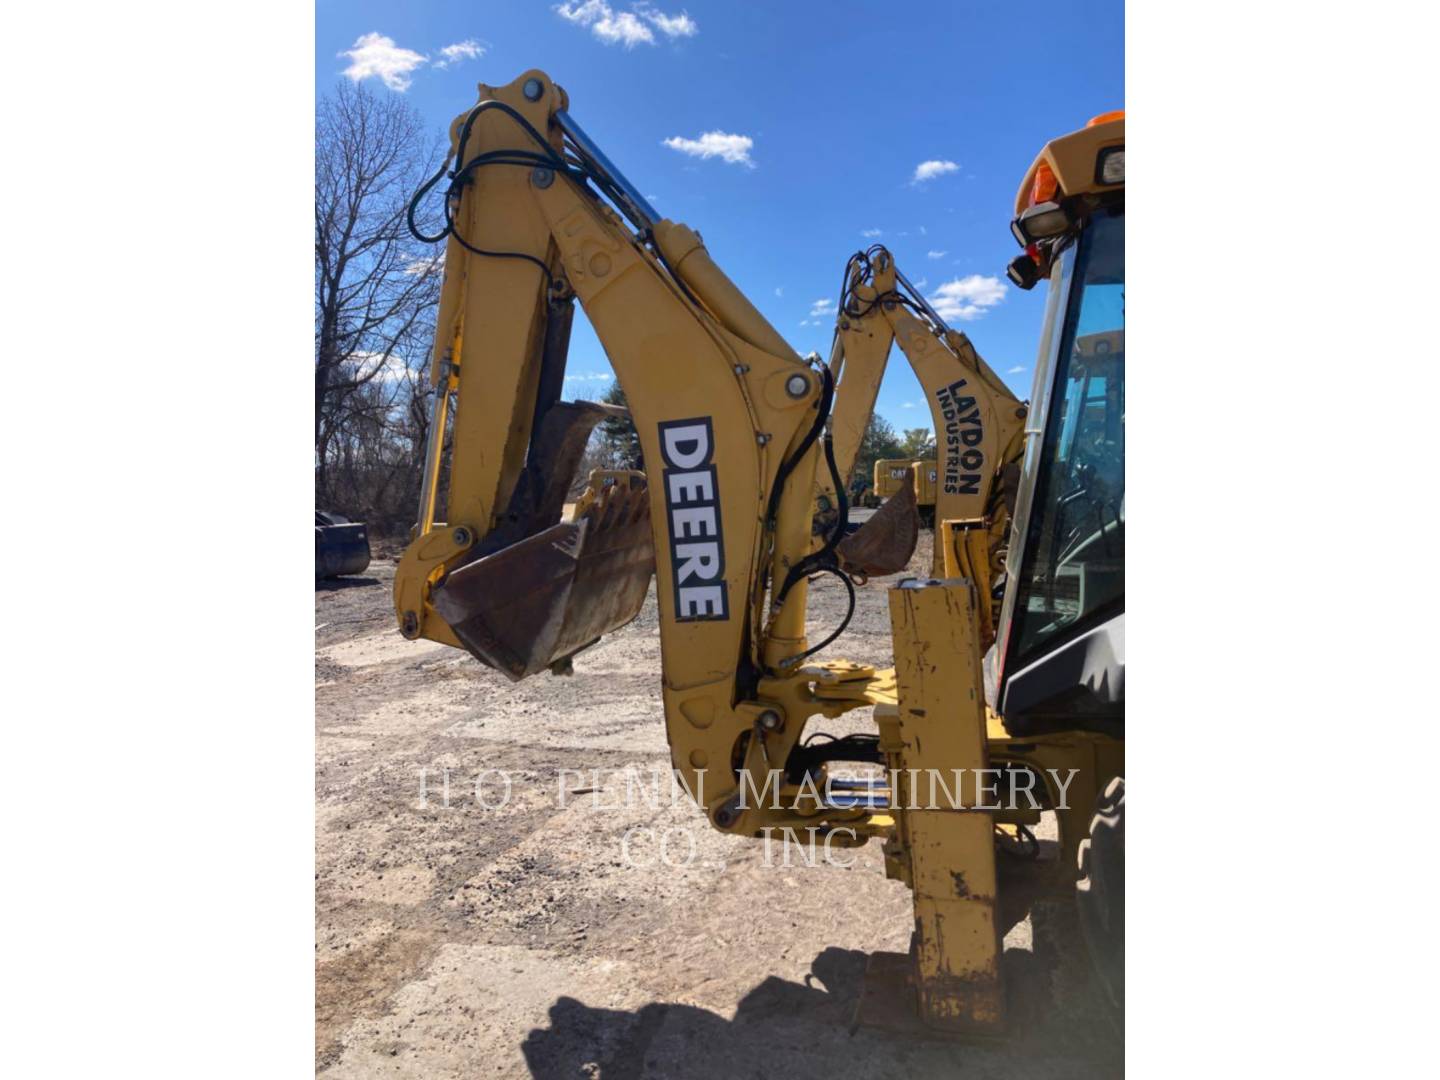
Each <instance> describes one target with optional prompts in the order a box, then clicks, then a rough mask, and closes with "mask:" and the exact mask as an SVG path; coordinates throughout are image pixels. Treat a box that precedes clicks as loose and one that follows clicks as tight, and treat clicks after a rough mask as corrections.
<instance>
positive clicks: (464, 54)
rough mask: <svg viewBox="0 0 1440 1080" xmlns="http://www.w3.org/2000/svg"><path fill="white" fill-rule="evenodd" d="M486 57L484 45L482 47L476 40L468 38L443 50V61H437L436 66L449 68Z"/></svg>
mask: <svg viewBox="0 0 1440 1080" xmlns="http://www.w3.org/2000/svg"><path fill="white" fill-rule="evenodd" d="M484 55H485V46H484V45H481V44H480V43H479V42H478V41H476V40H475V39H474V38H466V39H465V40H464V41H457V42H455V44H454V45H446V46H445V47H444V48H443V49H441V50H440V56H441V59H439V60H436V61H435V65H434V66H435V67H437V68H447V67H449V66H450V65H451V64H458V63H459V62H460V61H461V60H476V59H479V58H480V57H482V56H484Z"/></svg>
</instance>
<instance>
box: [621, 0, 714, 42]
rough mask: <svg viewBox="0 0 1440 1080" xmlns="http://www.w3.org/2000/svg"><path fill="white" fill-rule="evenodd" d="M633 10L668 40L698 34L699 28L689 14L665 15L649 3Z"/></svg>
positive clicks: (683, 12) (637, 6)
mask: <svg viewBox="0 0 1440 1080" xmlns="http://www.w3.org/2000/svg"><path fill="white" fill-rule="evenodd" d="M635 10H636V11H637V12H639V14H640V17H641V18H642V19H644V20H645V21H646V22H648V23H649V24H650V25H651V26H653V27H655V29H656V30H659V31H660V32H661V33H662V34H664V35H665V36H666V37H668V38H679V37H694V36H695V35H696V34H698V33H699V32H700V27H699V26H697V25H696V24H695V20H694V19H692V18H690V13H689V12H686V11H682V12H680V14H679V15H666V14H665V13H664V12H663V11H656V10H655V8H654V7H653V6H652V5H651V4H649V3H645V2H642V3H638V4H636V5H635Z"/></svg>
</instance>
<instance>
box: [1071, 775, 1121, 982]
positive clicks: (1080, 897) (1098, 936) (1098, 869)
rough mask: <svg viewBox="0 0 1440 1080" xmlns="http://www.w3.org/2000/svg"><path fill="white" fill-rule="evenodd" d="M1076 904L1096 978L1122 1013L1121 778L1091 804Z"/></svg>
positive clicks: (1106, 787)
mask: <svg viewBox="0 0 1440 1080" xmlns="http://www.w3.org/2000/svg"><path fill="white" fill-rule="evenodd" d="M1077 858H1078V862H1079V877H1078V879H1077V880H1076V882H1075V899H1076V901H1077V905H1078V907H1079V913H1080V928H1081V930H1082V931H1083V932H1084V934H1085V943H1086V945H1088V946H1089V950H1090V960H1091V962H1092V963H1093V965H1094V968H1095V973H1096V974H1097V975H1098V976H1099V977H1100V982H1101V983H1102V985H1104V987H1105V992H1106V994H1107V995H1109V998H1110V1001H1111V1002H1112V1003H1113V1004H1114V1006H1115V1007H1116V1008H1117V1009H1124V1008H1125V778H1124V777H1123V776H1117V777H1115V778H1114V779H1113V780H1111V781H1110V783H1109V784H1107V785H1106V786H1105V790H1104V792H1103V793H1102V794H1101V795H1100V797H1099V798H1098V799H1097V800H1096V801H1095V816H1094V817H1092V818H1091V819H1090V835H1089V836H1088V837H1086V838H1085V839H1084V840H1081V841H1080V850H1079V853H1078V856H1077Z"/></svg>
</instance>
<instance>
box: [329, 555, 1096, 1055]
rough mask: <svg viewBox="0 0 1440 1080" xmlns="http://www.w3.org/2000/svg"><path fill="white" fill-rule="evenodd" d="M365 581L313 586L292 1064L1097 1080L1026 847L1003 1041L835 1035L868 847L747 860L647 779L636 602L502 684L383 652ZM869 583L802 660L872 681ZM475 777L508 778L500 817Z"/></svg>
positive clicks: (891, 945) (378, 606) (892, 945)
mask: <svg viewBox="0 0 1440 1080" xmlns="http://www.w3.org/2000/svg"><path fill="white" fill-rule="evenodd" d="M929 543H930V538H929V534H928V533H926V534H924V535H923V536H922V539H921V547H920V551H919V552H917V556H916V559H915V560H912V564H911V565H912V567H913V568H915V569H916V570H918V568H919V567H921V566H922V565H925V564H926V563H927V562H928V550H929ZM393 577H394V563H393V561H391V560H390V559H388V558H383V557H381V558H377V559H376V561H375V562H374V563H373V564H372V566H371V568H370V570H369V571H367V574H366V575H365V576H363V577H360V578H354V579H347V580H343V581H339V582H330V583H327V584H325V585H323V586H321V587H317V589H316V593H315V613H316V617H315V622H316V624H317V625H316V634H315V640H316V654H315V702H316V707H315V714H316V715H315V720H316V747H315V749H316V771H315V796H316V878H315V896H316V931H315V962H316V1030H315V1035H316V1070H317V1073H320V1074H322V1075H324V1076H326V1077H332V1078H340V1077H380V1076H384V1077H397V1076H414V1077H426V1078H441V1077H457V1078H458V1077H467V1078H469V1077H491V1076H494V1077H510V1076H515V1077H525V1076H534V1077H545V1078H551V1077H553V1078H562V1077H563V1078H589V1080H596V1078H603V1080H615V1078H627V1077H654V1078H668V1077H711V1076H714V1077H722V1076H723V1077H726V1078H727V1080H728V1078H735V1077H746V1078H749V1077H772V1076H773V1077H780V1076H786V1077H791V1078H798V1080H805V1078H811V1077H814V1078H819V1077H825V1078H826V1080H830V1078H834V1077H891V1076H893V1077H904V1078H906V1080H917V1078H922V1077H931V1076H961V1075H964V1076H966V1077H1032V1076H1033V1077H1037V1078H1038V1077H1045V1078H1047V1080H1048V1078H1050V1077H1055V1076H1061V1077H1081V1078H1083V1077H1110V1076H1118V1075H1120V1074H1121V1072H1122V1057H1121V1049H1120V1038H1119V1036H1118V1034H1117V1032H1116V1029H1115V1025H1114V1023H1113V1021H1112V1020H1111V1018H1110V1017H1109V1016H1108V1014H1107V1013H1106V1012H1105V1011H1104V1010H1103V1008H1102V1007H1101V1006H1100V1005H1099V1003H1098V998H1097V995H1098V991H1097V989H1096V987H1095V985H1094V984H1093V983H1092V982H1091V979H1090V976H1089V973H1088V967H1087V964H1086V962H1085V959H1084V957H1083V953H1082V951H1081V946H1080V944H1079V940H1078V936H1077V935H1078V931H1077V929H1076V926H1075V923H1074V916H1073V911H1072V909H1071V907H1070V905H1069V904H1068V903H1066V902H1064V900H1063V899H1053V898H1051V896H1052V894H1053V893H1054V892H1055V890H1054V888H1053V887H1047V886H1046V884H1045V882H1046V877H1045V872H1046V871H1047V870H1049V869H1053V862H1051V861H1050V860H1053V854H1054V845H1053V843H1048V842H1047V843H1046V844H1045V845H1044V848H1045V850H1044V852H1043V854H1042V859H1041V862H1040V863H1038V864H1036V863H1028V864H1018V865H1014V866H1011V865H1009V863H1008V860H1002V898H1003V901H1004V910H1003V911H1002V918H1003V922H1004V925H1005V926H1006V928H1007V929H1006V936H1005V945H1006V948H1005V955H1004V961H1003V966H1004V972H1005V976H1006V980H1007V1007H1008V1010H1009V1014H1010V1028H1011V1034H1010V1035H1009V1036H1008V1037H1007V1038H1006V1039H1004V1040H1003V1041H991V1042H968V1043H961V1042H949V1041H942V1040H928V1039H916V1038H915V1037H913V1036H899V1035H896V1034H892V1033H887V1032H883V1031H876V1030H871V1029H868V1028H863V1027H862V1028H859V1029H858V1030H855V1031H854V1032H853V1033H852V1031H851V1021H852V1017H853V1012H854V1007H855V1002H856V1000H857V997H858V995H859V992H860V988H861V984H862V976H863V971H864V966H865V961H866V957H867V956H868V955H869V954H871V953H873V952H877V951H904V950H905V949H906V948H907V947H908V943H909V937H910V931H911V925H912V915H911V909H910V897H909V893H908V891H907V890H906V889H905V888H904V887H903V886H901V885H900V884H898V883H896V882H892V881H888V880H886V878H885V876H884V873H883V869H882V860H881V853H880V849H879V845H878V843H872V844H870V845H868V846H867V847H865V848H862V849H860V850H859V851H858V852H854V853H853V854H854V856H855V861H854V865H853V866H851V867H848V868H846V867H841V866H833V865H832V866H827V865H815V866H806V865H799V864H797V865H791V866H788V867H787V866H784V865H783V864H782V863H781V860H780V858H779V857H778V856H779V853H778V852H771V856H772V857H771V859H770V861H769V864H768V865H767V860H766V853H765V851H764V846H763V845H762V844H760V843H759V842H757V841H752V840H742V839H736V838H731V837H726V836H722V835H720V834H719V833H717V832H715V831H714V830H712V829H710V828H709V827H708V826H707V825H706V823H705V821H704V820H703V818H702V817H701V815H700V814H699V811H698V810H696V809H695V807H694V806H693V805H692V804H691V803H690V802H689V801H688V800H687V799H683V798H682V799H680V800H676V801H674V802H673V803H672V801H671V799H670V798H669V794H668V792H667V791H666V790H665V789H664V788H663V787H662V786H660V785H657V784H656V783H655V781H656V779H657V778H662V777H663V776H664V770H665V769H667V768H668V765H669V756H668V751H667V747H666V744H665V735H664V725H663V720H662V712H661V704H660V691H659V671H660V658H659V639H658V631H657V621H656V609H655V605H654V595H653V586H652V592H651V598H650V599H649V600H648V601H647V603H646V606H645V609H644V611H643V612H642V614H641V615H640V617H639V618H638V619H637V620H636V621H635V622H633V623H632V624H630V625H629V626H627V627H625V628H624V629H622V630H621V631H619V632H618V633H616V634H614V635H612V636H610V637H608V638H607V639H606V640H604V641H603V642H601V643H600V644H599V645H598V646H595V647H594V648H592V649H590V650H588V651H587V652H585V653H582V654H581V655H580V656H579V657H577V658H576V661H575V671H576V673H575V675H574V677H572V678H556V677H552V676H550V675H548V674H547V675H541V676H538V677H536V678H533V679H530V680H527V681H526V682H523V683H520V684H511V683H510V682H508V681H507V680H506V679H504V678H503V677H502V676H500V675H498V674H496V673H494V672H492V671H490V670H488V669H486V668H485V667H483V666H481V665H480V664H478V663H477V662H475V661H474V660H472V659H471V658H470V657H469V656H468V655H466V654H463V653H459V652H456V651H454V650H451V649H447V648H445V647H444V646H440V645H435V644H431V643H423V642H408V641H406V640H404V639H403V638H402V637H401V636H400V635H399V633H398V632H396V630H395V629H394V619H393V614H392V611H391V607H390V587H391V583H392V581H393ZM893 580H894V579H889V580H885V579H877V580H876V581H872V582H871V583H870V584H869V585H867V586H865V587H864V588H861V589H860V590H858V591H859V594H860V595H859V605H858V608H857V612H856V616H855V619H854V621H853V623H852V625H851V629H850V630H849V631H848V632H847V633H846V635H845V636H844V637H842V638H841V639H840V641H839V642H837V643H836V645H835V646H832V648H831V649H830V650H829V653H828V655H831V656H844V657H847V658H849V659H853V660H859V661H863V662H867V663H875V664H878V665H885V666H888V665H889V664H890V662H891V660H890V654H889V653H890V646H889V616H888V611H887V607H886V600H885V588H886V587H887V586H888V585H889V584H891V583H893ZM843 603H844V600H843V592H842V590H840V588H839V587H838V585H828V586H827V585H821V586H818V587H817V588H816V589H815V590H813V591H812V603H811V606H812V614H813V617H814V626H815V629H816V630H817V631H820V632H821V633H823V632H824V630H825V629H826V628H828V627H833V626H834V625H835V623H836V622H837V621H838V619H839V617H840V615H841V613H842V612H843ZM867 721H868V717H867V715H866V714H865V713H863V712H859V713H855V714H851V715H850V716H848V717H846V718H845V719H844V721H840V722H830V723H828V724H826V728H827V730H832V731H837V732H843V731H845V730H851V729H863V728H865V727H866V726H867ZM486 770H506V771H507V772H508V773H509V774H510V776H511V787H510V790H509V796H508V799H506V800H503V802H504V804H503V805H500V803H501V802H502V796H503V795H504V788H503V785H502V784H501V783H500V781H499V779H498V774H497V773H494V772H487V771H486ZM591 770H599V772H598V773H597V774H595V775H594V776H592V775H591ZM627 777H628V779H627ZM447 778H448V779H447ZM477 781H478V785H477ZM562 784H563V786H564V788H565V789H566V791H569V792H576V791H577V790H578V791H579V792H580V793H578V794H571V795H568V796H566V797H563V798H562V796H561V794H560V789H561V786H562ZM422 785H423V786H422ZM627 785H633V786H631V788H630V790H631V792H632V797H631V798H630V799H628V800H627V798H626V788H627ZM587 788H594V789H595V790H593V791H585V790H584V789H587ZM627 803H629V804H630V805H627ZM1045 835H1046V833H1045V832H1043V831H1042V836H1045ZM1048 835H1049V836H1050V837H1052V838H1053V835H1054V833H1053V825H1052V826H1051V828H1050V831H1049V833H1048ZM627 836H628V837H629V841H628V844H629V846H628V854H629V858H628V859H627V858H626V857H625V856H626V851H627V847H626V844H627V840H626V838H627ZM662 838H663V839H664V841H665V845H664V848H663V849H662V847H661V844H660V840H661V839H662ZM662 856H663V857H668V859H669V861H670V862H671V863H673V864H675V865H673V866H667V865H665V863H664V862H663V861H662Z"/></svg>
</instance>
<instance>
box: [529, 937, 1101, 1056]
mask: <svg viewBox="0 0 1440 1080" xmlns="http://www.w3.org/2000/svg"><path fill="white" fill-rule="evenodd" d="M868 959H869V954H867V953H864V952H859V951H856V950H851V949H841V948H827V949H825V950H824V951H822V952H821V953H820V954H819V955H817V956H816V957H815V959H814V961H813V962H812V965H811V971H810V973H809V974H807V975H806V976H805V979H804V981H803V982H790V981H787V980H785V979H781V978H778V977H775V976H772V977H770V978H767V979H765V980H764V981H763V982H761V983H760V984H758V985H757V986H755V987H754V988H753V989H751V990H750V991H749V992H748V993H747V994H746V995H745V996H744V997H743V998H742V999H741V1000H740V1002H739V1004H738V1006H737V1007H736V1011H735V1016H734V1019H726V1018H725V1017H723V1016H721V1015H719V1014H717V1013H714V1012H711V1011H710V1010H708V1009H705V1008H701V1007H698V1006H694V1005H676V1004H663V1003H652V1004H649V1005H645V1006H642V1007H641V1008H639V1009H634V1010H621V1009H604V1008H596V1007H593V1006H589V1005H586V1004H584V1003H583V1002H581V1001H578V1000H576V999H575V998H571V997H561V998H559V999H557V1000H556V1001H555V1003H554V1004H553V1005H552V1006H551V1007H550V1013H549V1026H548V1027H545V1028H535V1029H534V1030H532V1031H531V1032H530V1033H529V1035H528V1036H527V1037H526V1039H525V1041H524V1043H523V1044H522V1045H521V1052H522V1053H523V1055H524V1057H525V1062H526V1065H527V1066H528V1068H529V1070H530V1074H531V1076H532V1077H535V1078H536V1080H560V1078H562V1077H563V1078H565V1080H573V1078H574V1077H577V1076H578V1077H595V1078H603V1080H617V1078H618V1080H628V1078H634V1077H641V1076H648V1077H667V1078H668V1077H687V1078H689V1077H695V1078H707V1077H715V1078H717V1080H719V1078H722V1077H723V1078H725V1080H733V1078H734V1077H737V1076H756V1077H760V1076H780V1075H815V1074H816V1070H823V1073H824V1075H826V1076H830V1077H848V1076H855V1077H862V1076H863V1077H881V1076H896V1077H900V1076H909V1077H913V1076H915V1075H917V1072H918V1074H919V1075H934V1074H935V1070H937V1069H943V1070H944V1071H945V1072H946V1073H948V1072H949V1071H951V1070H952V1069H953V1070H960V1069H962V1068H964V1067H965V1066H966V1065H967V1064H968V1065H976V1064H980V1063H983V1064H984V1065H986V1066H990V1067H994V1066H996V1065H1000V1066H1003V1065H1004V1064H1005V1062H1007V1061H1013V1062H1015V1064H1016V1065H1017V1066H1020V1063H1021V1062H1022V1061H1023V1062H1024V1063H1025V1064H1024V1066H1022V1067H1021V1068H1020V1073H1022V1074H1023V1075H1032V1074H1033V1069H1034V1068H1035V1067H1036V1066H1037V1065H1042V1063H1044V1062H1047V1061H1048V1062H1052V1063H1053V1062H1055V1061H1056V1059H1059V1058H1061V1057H1062V1056H1063V1057H1064V1058H1066V1059H1067V1061H1066V1064H1067V1067H1069V1068H1070V1071H1069V1072H1068V1074H1067V1075H1069V1076H1071V1077H1091V1076H1094V1077H1109V1076H1119V1075H1121V1073H1122V1067H1123V1066H1122V1060H1123V1056H1122V1052H1121V1047H1120V1041H1119V1037H1118V1036H1117V1034H1116V1031H1115V1029H1114V1027H1113V1025H1108V1024H1106V1023H1105V1022H1104V1021H1103V1020H1102V1021H1101V1022H1100V1025H1099V1028H1098V1029H1097V1028H1096V1027H1095V1026H1094V1019H1095V1018H1094V1016H1093V1015H1091V1014H1090V1010H1089V1009H1088V1008H1087V1009H1086V1010H1084V1012H1085V1013H1086V1014H1087V1015H1086V1017H1085V1019H1084V1022H1083V1024H1081V1025H1079V1027H1078V1028H1076V1030H1070V1029H1071V1028H1074V1027H1076V1025H1075V1022H1074V1018H1073V1017H1070V1018H1067V1017H1066V1016H1065V1015H1064V1014H1063V1011H1062V1014H1061V1016H1060V1018H1059V1019H1058V1020H1057V1018H1056V1015H1055V1010H1053V1009H1047V1008H1046V1007H1045V1006H1044V1005H1040V1004H1037V999H1039V998H1041V997H1043V996H1044V994H1043V991H1044V989H1045V988H1046V987H1047V986H1048V985H1050V984H1051V983H1052V982H1053V979H1052V975H1053V967H1052V964H1051V963H1050V961H1049V958H1047V957H1043V956H1037V955H1035V954H1033V953H1030V952H1025V951H1018V952H1017V951H1015V950H1011V951H1010V952H1007V953H1006V955H1005V959H1004V960H1003V961H1002V966H1003V969H1004V975H1005V979H1006V982H1007V994H1006V997H1007V1008H1008V1011H1009V1012H1010V1017H1011V1025H1010V1027H1011V1031H1012V1035H1011V1036H1010V1037H1008V1038H1006V1039H1003V1040H1000V1039H986V1040H977V1041H964V1040H956V1039H953V1038H947V1037H945V1036H943V1035H938V1034H937V1035H935V1036H934V1037H933V1039H932V1038H929V1037H926V1036H920V1037H917V1036H916V1034H915V1032H914V1031H904V1032H899V1031H896V1032H891V1031H887V1030H884V1029H880V1028H872V1027H858V1028H857V1027H855V1024H854V1018H855V1010H856V1006H857V1004H858V1003H859V999H860V996H861V993H862V990H863V986H864V979H865V969H866V963H867V960H868ZM1087 989H1088V988H1087ZM1037 991H1038V992H1039V993H1037ZM1043 1067H1044V1068H1049V1065H1044V1066H1043ZM1004 1071H1005V1073H1006V1074H1008V1073H1009V1072H1010V1070H1009V1069H1005V1070H1004ZM987 1075H988V1073H987Z"/></svg>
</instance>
